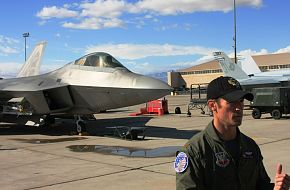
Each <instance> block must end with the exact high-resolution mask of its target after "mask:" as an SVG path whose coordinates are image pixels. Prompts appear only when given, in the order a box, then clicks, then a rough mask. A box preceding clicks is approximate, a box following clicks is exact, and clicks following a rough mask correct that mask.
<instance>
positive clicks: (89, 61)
mask: <svg viewBox="0 0 290 190" xmlns="http://www.w3.org/2000/svg"><path fill="white" fill-rule="evenodd" d="M74 64H75V65H82V66H90V67H100V68H104V67H107V68H115V67H124V66H123V65H122V64H121V63H120V62H119V61H117V60H116V59H115V58H114V57H112V56H111V55H109V54H107V53H93V54H89V55H86V56H84V57H82V58H80V59H78V60H76V61H75V63H74Z"/></svg>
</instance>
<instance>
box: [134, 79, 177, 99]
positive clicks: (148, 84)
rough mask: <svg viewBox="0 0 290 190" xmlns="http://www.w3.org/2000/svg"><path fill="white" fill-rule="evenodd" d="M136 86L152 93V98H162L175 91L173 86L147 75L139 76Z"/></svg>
mask: <svg viewBox="0 0 290 190" xmlns="http://www.w3.org/2000/svg"><path fill="white" fill-rule="evenodd" d="M136 87H137V88H139V89H144V91H143V92H144V93H150V94H151V100H152V99H158V98H161V97H163V96H165V95H168V94H170V92H172V91H173V88H172V87H171V86H169V85H168V84H167V83H165V82H163V81H161V80H158V79H154V78H151V77H146V76H140V77H138V79H137V80H136Z"/></svg>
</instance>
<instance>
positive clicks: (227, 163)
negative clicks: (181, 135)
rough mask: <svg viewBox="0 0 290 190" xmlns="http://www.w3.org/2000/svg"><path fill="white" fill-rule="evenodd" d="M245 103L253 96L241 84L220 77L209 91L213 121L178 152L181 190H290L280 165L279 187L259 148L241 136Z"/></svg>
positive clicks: (176, 165)
mask: <svg viewBox="0 0 290 190" xmlns="http://www.w3.org/2000/svg"><path fill="white" fill-rule="evenodd" d="M244 99H247V100H249V101H251V100H253V94H251V93H248V92H245V91H243V90H242V88H241V85H240V84H239V82H238V81H237V80H235V79H234V78H231V77H218V78H216V79H214V80H213V81H211V82H210V84H209V85H208V89H207V104H208V107H209V109H210V110H211V111H212V113H213V120H212V122H211V123H209V124H208V126H207V128H206V129H205V130H204V131H202V132H200V133H198V134H197V135H195V136H193V137H192V138H191V139H190V140H189V141H188V142H187V143H186V144H185V145H184V147H183V148H181V150H180V151H179V152H178V154H177V156H176V159H175V163H174V168H175V170H176V189H177V190H185V189H186V190H189V189H190V190H213V189H215V190H268V189H269V190H270V189H271V190H273V189H274V190H278V189H284V190H288V189H289V184H290V178H289V176H288V175H287V174H283V173H282V166H281V165H278V168H277V172H276V173H277V174H276V178H275V184H271V183H270V178H269V176H268V174H267V172H266V170H265V168H264V165H263V162H262V160H263V157H262V155H261V152H260V149H259V147H258V145H257V144H256V143H255V142H254V140H252V139H251V138H249V137H247V136H246V135H244V134H243V133H241V132H240V130H239V128H238V126H240V125H241V123H242V118H243V108H244Z"/></svg>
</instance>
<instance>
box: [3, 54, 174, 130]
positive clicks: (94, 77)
mask: <svg viewBox="0 0 290 190" xmlns="http://www.w3.org/2000/svg"><path fill="white" fill-rule="evenodd" d="M171 91H172V88H171V87H170V86H169V85H168V84H166V83H165V82H162V81H160V80H158V79H154V78H151V77H146V76H143V75H140V74H136V73H133V72H131V71H129V70H128V69H127V68H126V67H124V66H123V65H122V64H121V63H120V62H119V61H117V60H116V59H115V58H114V57H112V56H111V55H109V54H107V53H103V52H96V53H91V54H88V55H85V56H83V57H81V58H79V59H77V60H75V61H73V62H70V63H68V64H67V65H65V66H64V67H62V68H60V69H57V70H55V71H52V72H49V73H46V74H42V75H36V76H29V77H22V78H14V79H3V80H1V81H0V109H2V110H1V112H2V113H1V115H2V119H1V120H2V121H3V120H9V121H10V120H12V122H14V123H18V122H20V121H22V122H26V121H35V122H36V123H37V122H38V123H39V121H40V119H43V122H44V124H49V123H50V122H53V120H54V118H55V117H57V116H75V118H76V126H77V128H76V129H77V132H79V133H80V132H82V131H85V128H86V126H85V122H84V120H83V117H82V116H87V115H92V114H95V113H98V112H100V111H104V110H109V109H115V108H120V107H127V106H131V105H137V104H141V103H145V102H148V101H150V100H155V99H158V98H161V97H164V96H165V95H167V94H169V93H170V92H171Z"/></svg>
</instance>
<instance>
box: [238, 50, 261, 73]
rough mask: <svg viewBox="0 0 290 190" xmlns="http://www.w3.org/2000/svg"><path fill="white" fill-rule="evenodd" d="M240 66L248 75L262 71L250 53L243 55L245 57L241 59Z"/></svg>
mask: <svg viewBox="0 0 290 190" xmlns="http://www.w3.org/2000/svg"><path fill="white" fill-rule="evenodd" d="M239 66H240V67H241V68H242V70H243V71H245V73H246V74H247V75H248V76H252V75H255V74H257V73H261V72H262V71H261V70H260V68H259V67H258V65H257V63H256V62H255V61H254V59H253V58H252V56H251V55H249V54H247V55H244V56H243V58H242V59H241V60H240V61H239Z"/></svg>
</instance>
